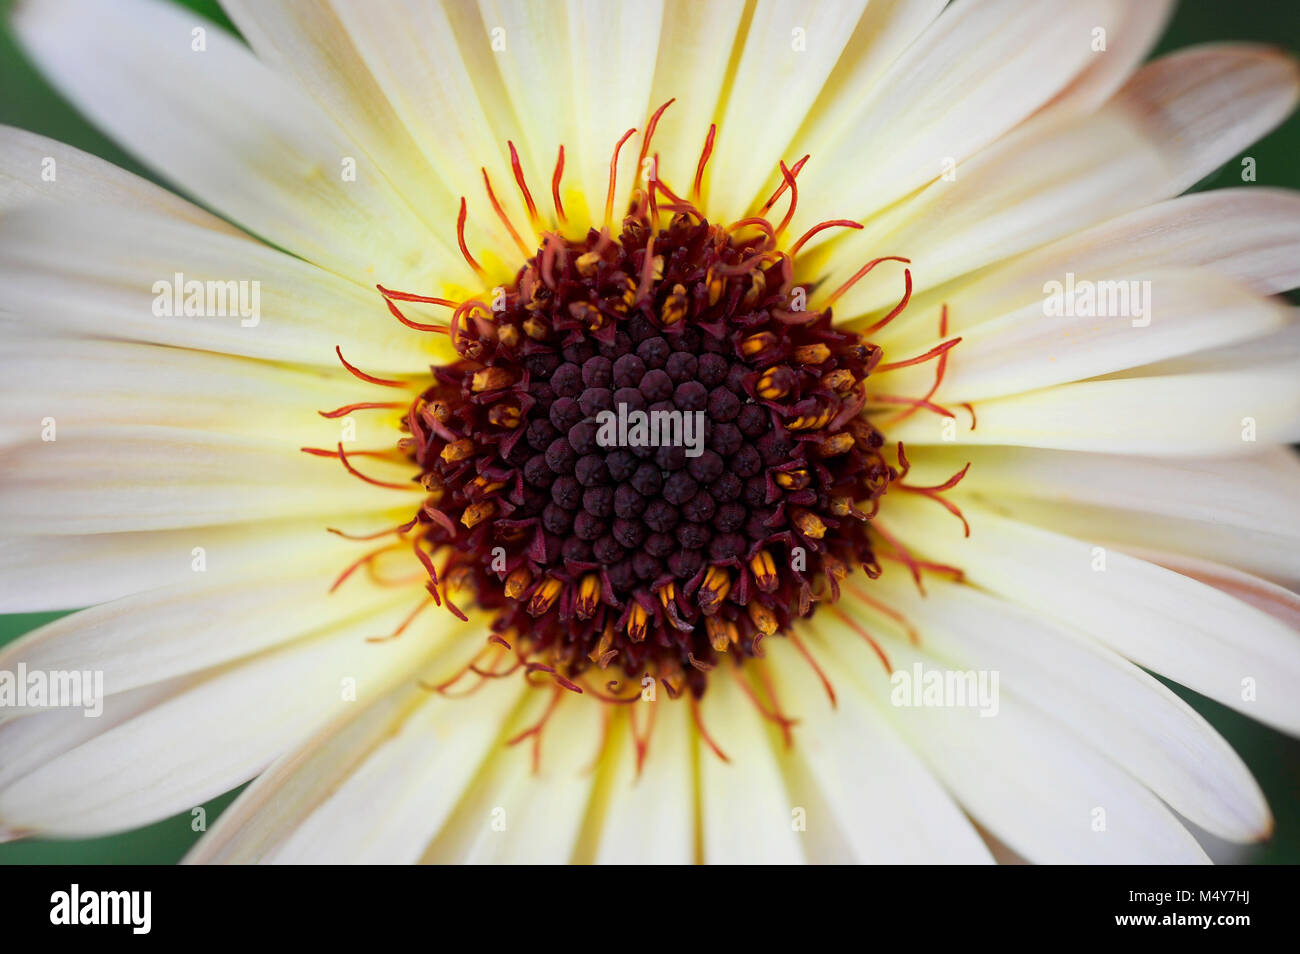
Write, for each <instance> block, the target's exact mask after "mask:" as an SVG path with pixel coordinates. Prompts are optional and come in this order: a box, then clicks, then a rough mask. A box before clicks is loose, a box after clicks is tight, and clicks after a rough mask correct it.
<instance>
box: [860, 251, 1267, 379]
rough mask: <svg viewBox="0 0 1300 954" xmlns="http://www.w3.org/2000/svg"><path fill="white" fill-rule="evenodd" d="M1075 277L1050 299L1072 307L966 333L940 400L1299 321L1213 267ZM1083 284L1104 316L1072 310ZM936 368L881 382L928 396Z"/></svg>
mask: <svg viewBox="0 0 1300 954" xmlns="http://www.w3.org/2000/svg"><path fill="white" fill-rule="evenodd" d="M1072 275H1073V278H1072V279H1071V280H1070V281H1071V283H1070V284H1065V283H1058V284H1057V286H1056V288H1057V291H1058V292H1059V295H1058V296H1057V297H1055V298H1052V299H1050V301H1052V302H1055V303H1056V304H1060V305H1061V306H1062V307H1061V308H1056V306H1055V305H1053V306H1052V309H1054V310H1051V314H1048V311H1049V307H1048V304H1047V303H1046V302H1044V301H1038V302H1035V303H1033V304H1030V305H1027V306H1025V307H1024V308H1021V309H1018V310H1016V311H1014V312H1011V313H1008V314H1003V315H1001V316H999V317H990V318H989V320H987V321H984V322H981V323H979V324H976V325H974V326H973V327H969V328H967V329H966V330H964V331H963V332H962V334H961V343H960V344H958V345H957V346H956V347H955V348H954V349H953V350H952V352H951V353H950V354H949V356H948V366H947V369H946V372H945V375H944V378H943V382H942V384H941V385H940V387H939V390H938V391H937V392H936V394H935V397H934V400H935V401H937V402H938V403H940V404H954V403H959V402H962V401H979V400H984V399H988V398H997V397H1002V396H1004V395H1008V394H1017V393H1019V392H1022V391H1033V390H1036V389H1038V388H1045V387H1050V386H1052V385H1055V384H1067V383H1069V382H1072V381H1082V380H1084V379H1085V378H1092V377H1099V376H1101V375H1104V374H1111V373H1113V372H1116V371H1124V370H1128V369H1130V368H1136V367H1139V366H1141V365H1145V364H1153V363H1155V362H1157V361H1162V360H1166V359H1169V358H1176V357H1182V356H1184V355H1188V354H1193V353H1196V352H1201V351H1213V352H1216V353H1217V351H1218V349H1221V348H1224V347H1226V346H1228V345H1231V344H1235V343H1238V342H1241V341H1246V340H1249V339H1252V338H1259V337H1262V336H1264V335H1266V334H1268V333H1270V332H1274V331H1278V330H1280V329H1281V328H1283V327H1284V326H1285V324H1286V323H1287V321H1288V319H1289V318H1290V309H1289V308H1287V307H1286V306H1284V305H1282V304H1280V303H1277V302H1273V301H1270V300H1268V299H1264V298H1260V297H1259V296H1258V295H1256V294H1255V293H1254V292H1251V291H1249V290H1248V289H1246V288H1245V287H1243V286H1241V285H1238V284H1237V283H1236V282H1233V281H1231V280H1229V279H1225V278H1223V277H1222V276H1220V275H1215V274H1214V273H1212V272H1208V271H1190V270H1187V269H1177V270H1156V271H1128V270H1126V271H1123V272H1115V273H1096V272H1078V273H1072ZM1079 288H1087V289H1090V290H1091V289H1095V290H1096V296H1097V297H1096V304H1095V309H1096V310H1098V311H1100V312H1101V313H1102V314H1101V316H1100V317H1082V316H1080V317H1075V316H1074V315H1072V314H1070V312H1072V311H1074V305H1075V297H1074V295H1073V294H1071V293H1072V292H1074V291H1075V290H1077V289H1079ZM1085 304H1086V303H1085ZM1062 310H1064V311H1065V313H1064V314H1062V313H1061V312H1062ZM892 353H893V352H892V351H891V354H892ZM899 356H900V357H901V356H902V352H900V353H899ZM934 374H935V372H934V368H933V365H931V364H925V365H919V366H913V367H909V368H902V369H900V370H899V371H896V372H890V373H888V375H887V376H885V377H880V378H878V380H880V381H881V385H880V386H881V387H882V388H883V389H885V390H888V391H890V392H892V393H895V394H924V393H925V392H926V391H927V389H928V385H929V384H930V382H932V381H933V379H934Z"/></svg>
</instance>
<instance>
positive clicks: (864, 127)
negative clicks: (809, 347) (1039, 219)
mask: <svg viewBox="0 0 1300 954" xmlns="http://www.w3.org/2000/svg"><path fill="white" fill-rule="evenodd" d="M1118 9H1119V5H1118V4H1115V3H1113V2H1111V0H1083V2H1075V3H1070V4H1066V5H1060V4H1043V3H1024V2H1023V0H980V2H969V0H959V2H957V3H952V4H950V5H949V6H948V7H947V8H946V9H945V10H944V11H943V13H942V14H941V15H940V16H939V17H938V19H937V20H935V22H934V23H933V24H932V25H931V26H929V27H928V28H927V29H926V30H925V31H924V32H923V33H922V34H921V35H920V36H919V37H918V38H917V40H916V41H915V42H914V43H912V45H911V46H910V47H908V48H907V49H906V50H905V51H904V52H903V53H902V54H901V55H900V56H899V57H898V59H897V60H896V61H895V62H894V64H893V66H892V67H891V68H890V69H889V71H888V72H887V73H886V74H885V75H884V76H883V77H882V78H881V79H880V80H879V81H878V82H877V83H876V84H875V85H874V86H873V87H871V88H868V89H867V90H865V96H863V95H862V93H860V92H858V91H857V90H855V91H854V92H855V99H856V103H855V105H856V107H857V108H856V109H855V110H854V112H853V114H852V116H851V117H850V116H846V117H844V118H843V119H842V120H841V121H840V122H839V129H838V130H836V133H837V134H836V135H834V136H833V137H830V138H829V142H828V143H827V145H826V146H825V147H824V148H823V149H822V150H821V151H819V152H814V153H813V159H812V162H811V163H810V165H809V168H808V170H807V173H808V174H807V175H806V176H802V177H801V179H806V182H804V183H802V188H801V189H800V193H801V197H800V202H801V203H803V202H804V201H807V203H808V206H807V208H808V212H807V215H806V216H805V217H803V218H802V219H801V224H800V227H799V228H797V229H796V230H795V234H798V231H799V230H800V229H801V228H806V227H807V226H809V225H811V224H813V223H815V222H817V221H818V220H819V219H825V218H832V217H839V218H859V219H860V218H863V217H869V216H870V215H871V214H872V213H874V212H876V211H877V210H879V209H882V208H885V207H886V206H888V205H890V204H891V203H892V202H894V201H896V200H897V199H899V198H901V197H903V196H905V195H907V194H908V193H911V192H913V191H914V190H916V189H918V188H920V187H921V186H924V185H925V184H926V183H928V182H931V181H933V180H936V179H938V178H939V177H940V176H941V175H943V174H944V172H945V169H946V165H945V163H947V162H949V161H951V162H952V163H956V164H961V163H963V162H964V161H965V160H967V159H968V158H970V157H971V156H973V155H975V154H976V153H977V152H978V151H979V150H981V149H982V148H984V147H986V146H988V145H989V144H990V143H992V142H994V141H995V140H997V139H998V137H999V136H1001V135H1003V134H1004V133H1006V132H1007V131H1008V130H1010V129H1012V128H1013V127H1014V126H1016V125H1017V124H1018V123H1020V122H1021V121H1022V120H1024V119H1025V118H1026V117H1027V116H1029V115H1030V114H1031V113H1032V112H1034V110H1036V109H1037V108H1039V107H1040V106H1042V105H1043V104H1044V103H1046V102H1047V101H1048V100H1050V99H1051V98H1052V97H1053V96H1054V95H1056V94H1057V93H1058V92H1060V91H1061V90H1062V89H1064V88H1065V87H1066V85H1067V84H1068V83H1069V82H1070V80H1071V79H1073V78H1074V77H1075V76H1076V75H1078V74H1079V73H1080V72H1082V71H1083V70H1084V69H1085V68H1086V67H1088V66H1089V65H1090V64H1091V63H1092V62H1093V61H1094V60H1095V59H1096V57H1097V54H1096V53H1094V52H1093V51H1092V49H1091V38H1092V30H1093V29H1094V28H1095V27H1097V26H1098V25H1101V24H1105V23H1109V22H1111V21H1112V20H1113V19H1114V18H1115V16H1116V11H1117V10H1118ZM828 65H829V62H828ZM803 151H804V150H801V151H800V154H802V152H803ZM808 151H811V150H808ZM724 168H725V167H724ZM1061 172H1062V170H1060V169H1058V170H1057V174H1058V175H1060V174H1061ZM964 174H965V170H964V168H963V169H962V171H960V172H958V180H959V181H960V179H961V177H962V176H963V175H964ZM947 184H948V183H944V182H939V183H936V187H938V186H944V185H947ZM826 234H827V233H823V235H826ZM814 241H817V240H814ZM876 254H888V253H881V252H877V253H876ZM898 254H903V255H906V254H909V252H908V251H900V252H899V253H898ZM863 261H865V259H864V260H863ZM859 264H860V263H859Z"/></svg>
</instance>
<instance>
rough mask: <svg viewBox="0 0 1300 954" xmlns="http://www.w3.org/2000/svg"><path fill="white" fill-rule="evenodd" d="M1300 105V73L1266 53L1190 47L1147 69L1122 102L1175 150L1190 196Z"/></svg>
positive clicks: (1277, 54) (1237, 47)
mask: <svg viewBox="0 0 1300 954" xmlns="http://www.w3.org/2000/svg"><path fill="white" fill-rule="evenodd" d="M1297 99H1300V67H1297V65H1296V62H1295V60H1294V59H1293V58H1292V57H1291V56H1289V55H1288V54H1286V53H1283V52H1282V51H1280V50H1278V49H1276V48H1273V47H1265V46H1251V45H1249V44H1233V43H1216V44H1207V45H1205V46H1195V47H1190V48H1188V49H1185V50H1179V51H1177V52H1175V53H1171V54H1169V55H1168V56H1163V57H1161V58H1159V59H1157V60H1155V61H1154V62H1152V63H1149V64H1148V65H1146V66H1145V67H1143V68H1142V69H1141V70H1140V71H1139V72H1138V73H1137V75H1135V76H1134V77H1133V80H1132V81H1131V82H1129V83H1127V84H1125V86H1124V88H1123V89H1122V90H1121V91H1120V93H1119V95H1118V97H1117V100H1118V102H1119V103H1120V104H1122V105H1123V106H1124V107H1125V108H1127V109H1130V110H1133V111H1134V112H1136V113H1138V114H1139V115H1140V116H1141V117H1142V119H1143V121H1144V123H1145V124H1146V125H1147V126H1148V127H1149V128H1150V129H1151V130H1152V131H1153V133H1154V134H1155V135H1156V136H1159V137H1160V138H1161V139H1162V140H1163V141H1165V142H1168V143H1172V144H1174V146H1175V147H1176V148H1175V151H1174V152H1173V156H1174V158H1175V166H1174V181H1173V191H1174V192H1175V193H1177V192H1182V191H1183V190H1184V189H1187V188H1189V187H1190V186H1192V185H1194V184H1195V183H1196V182H1197V180H1199V179H1201V178H1202V177H1204V176H1206V175H1208V174H1209V173H1210V172H1212V171H1214V170H1215V169H1217V168H1218V167H1219V166H1221V165H1222V164H1223V163H1225V162H1227V161H1228V160H1229V159H1231V158H1232V157H1233V156H1235V155H1236V154H1237V153H1238V152H1240V151H1241V150H1242V149H1243V148H1244V147H1246V146H1248V145H1250V144H1251V143H1252V142H1255V141H1256V140H1257V139H1259V138H1260V137H1262V136H1263V135H1264V134H1265V133H1267V132H1268V131H1269V130H1271V129H1273V128H1274V127H1275V126H1277V125H1278V124H1279V123H1280V122H1282V120H1283V119H1285V118H1286V117H1287V116H1288V115H1290V113H1291V111H1292V110H1293V109H1295V106H1296V102H1297Z"/></svg>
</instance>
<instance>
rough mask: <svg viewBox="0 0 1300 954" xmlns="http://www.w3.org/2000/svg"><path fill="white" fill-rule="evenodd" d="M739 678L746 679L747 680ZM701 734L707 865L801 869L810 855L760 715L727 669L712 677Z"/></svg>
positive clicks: (702, 833) (702, 819)
mask: <svg viewBox="0 0 1300 954" xmlns="http://www.w3.org/2000/svg"><path fill="white" fill-rule="evenodd" d="M741 678H745V677H744V676H742V677H741ZM700 724H701V731H702V732H705V733H707V734H708V736H709V737H710V738H712V739H713V741H714V742H715V743H716V744H717V746H718V748H719V749H721V750H722V752H723V753H724V754H725V755H726V757H727V761H725V762H724V761H723V760H722V759H721V758H719V757H718V755H717V754H716V753H715V752H714V751H713V749H712V748H711V747H710V746H709V745H708V744H707V742H706V741H705V739H704V738H702V737H699V736H700V733H699V732H697V733H696V735H697V741H696V748H697V751H696V759H697V760H698V766H699V793H700V794H699V798H700V826H701V830H700V836H701V841H702V844H703V847H704V862H705V863H706V864H724V865H725V864H746V863H758V864H797V863H801V862H802V861H803V860H804V859H805V857H806V855H805V846H804V843H803V842H802V841H801V838H802V836H801V835H800V834H799V833H798V832H797V831H796V830H795V822H796V821H797V815H796V809H797V808H798V807H799V806H798V805H796V804H795V803H794V802H792V801H791V799H790V795H789V793H788V792H787V791H786V787H785V783H784V781H783V780H782V778H781V770H780V766H779V764H778V763H777V759H776V754H775V752H773V750H772V746H773V744H774V741H775V740H774V739H773V738H772V737H771V736H770V735H769V734H768V731H767V726H766V725H764V723H763V719H762V716H760V715H759V713H758V709H757V708H756V707H755V706H754V704H753V703H752V702H750V700H749V699H747V698H746V697H745V694H744V693H743V692H742V691H741V689H740V688H739V686H738V685H737V684H736V682H735V680H734V679H733V678H732V676H731V674H729V673H727V672H726V671H725V667H722V666H719V667H718V669H717V670H716V671H715V672H714V673H713V677H712V678H711V679H710V680H709V691H708V692H706V693H705V694H704V698H703V699H702V700H701V702H700Z"/></svg>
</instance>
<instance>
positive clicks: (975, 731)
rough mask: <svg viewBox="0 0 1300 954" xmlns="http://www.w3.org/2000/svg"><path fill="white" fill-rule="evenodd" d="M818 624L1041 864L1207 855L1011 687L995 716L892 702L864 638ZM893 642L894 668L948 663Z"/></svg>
mask: <svg viewBox="0 0 1300 954" xmlns="http://www.w3.org/2000/svg"><path fill="white" fill-rule="evenodd" d="M817 622H818V623H819V624H820V623H823V622H826V621H824V620H822V619H821V618H820V617H819V618H818V621H817ZM818 628H819V629H822V630H823V637H822V639H821V640H819V645H820V646H822V647H824V648H823V649H822V651H823V652H827V653H829V654H830V655H831V657H832V658H834V657H836V656H839V657H840V658H842V659H844V660H845V663H846V665H847V666H851V667H852V669H851V671H852V672H853V673H854V675H856V676H857V677H858V678H861V679H863V680H864V684H863V691H864V692H865V693H867V694H868V696H869V697H870V698H871V699H872V700H873V701H874V702H876V703H877V704H878V705H879V706H880V707H881V709H882V710H883V711H885V712H886V713H887V715H889V717H890V719H891V721H892V722H893V723H894V724H895V725H896V726H897V727H898V728H899V729H900V730H901V731H902V732H903V733H904V735H905V736H906V737H907V738H908V739H909V740H910V742H911V744H912V745H913V746H914V747H915V748H916V749H917V751H919V752H920V753H921V754H922V756H923V757H924V758H925V759H926V761H927V762H928V763H929V764H930V766H931V768H932V770H933V771H934V772H935V774H936V775H937V776H939V778H941V779H942V780H943V782H944V784H945V785H946V786H947V787H948V789H949V790H950V791H951V792H952V793H953V795H954V796H955V797H956V798H957V800H958V801H959V802H960V803H961V804H962V806H963V807H964V808H965V809H966V811H967V812H968V813H969V814H970V815H971V816H972V817H973V818H974V819H975V820H976V821H978V822H979V823H980V824H981V825H982V826H984V827H985V828H986V829H988V830H989V831H990V832H991V833H992V834H993V835H994V836H995V837H997V838H998V839H999V840H1000V841H1002V842H1003V843H1004V844H1006V845H1007V846H1009V847H1010V848H1011V849H1012V850H1013V851H1015V852H1016V853H1017V854H1019V855H1021V856H1022V857H1024V858H1027V859H1028V860H1030V861H1031V862H1035V863H1040V864H1063V863H1075V864H1078V863H1086V864H1087V863H1091V864H1096V863H1109V864H1162V863H1163V864H1191V863H1205V862H1206V861H1207V859H1206V857H1205V853H1204V852H1203V851H1202V850H1201V848H1200V846H1199V845H1197V843H1196V840H1195V839H1194V838H1193V837H1192V836H1191V835H1190V834H1189V833H1188V832H1187V830H1186V829H1185V828H1184V827H1183V826H1182V825H1181V824H1179V822H1178V821H1177V819H1176V818H1175V817H1174V816H1173V815H1172V814H1171V813H1170V812H1169V810H1168V809H1166V808H1165V807H1164V806H1163V805H1162V804H1161V803H1160V801H1159V800H1158V799H1157V798H1156V797H1155V796H1154V795H1153V794H1152V793H1151V792H1150V791H1148V790H1147V789H1146V788H1145V787H1144V786H1142V785H1141V784H1139V783H1138V782H1136V781H1134V780H1133V778H1131V777H1130V776H1129V775H1127V774H1126V773H1125V772H1123V771H1122V770H1121V769H1119V768H1117V767H1115V766H1114V765H1113V764H1111V762H1110V761H1108V760H1107V759H1106V758H1104V757H1103V756H1100V755H1098V754H1097V753H1095V752H1094V751H1092V750H1091V749H1090V748H1089V747H1088V746H1086V745H1084V744H1082V743H1080V742H1078V741H1077V740H1076V739H1075V738H1074V737H1073V736H1072V735H1071V734H1070V733H1069V732H1068V731H1065V730H1064V729H1062V728H1061V727H1059V726H1057V725H1054V724H1052V723H1051V722H1050V721H1049V720H1045V719H1043V718H1042V717H1041V716H1040V715H1039V714H1038V713H1035V712H1033V711H1032V710H1030V709H1028V708H1027V707H1026V706H1024V705H1023V704H1022V703H1020V702H1019V701H1018V700H1016V699H1014V698H1012V697H1011V696H1010V695H1009V694H1006V693H1002V694H1001V696H1000V699H999V706H998V712H997V715H996V716H994V717H991V718H984V717H982V716H981V715H980V710H979V709H978V708H975V707H939V706H916V707H907V708H905V707H901V706H895V705H891V704H890V702H889V699H890V698H891V689H890V680H889V679H888V678H887V677H886V675H885V673H884V671H883V670H882V668H881V666H880V663H879V661H877V660H876V658H875V656H874V655H873V654H872V653H871V651H870V650H869V649H867V648H866V646H865V644H864V643H863V641H862V640H861V639H860V638H858V637H857V636H856V635H855V634H854V633H852V632H851V631H849V630H848V629H847V628H845V627H842V626H840V625H837V624H835V623H834V622H833V621H832V625H830V626H829V627H822V626H820V625H819V626H818ZM889 651H890V656H891V660H892V662H893V664H894V666H895V667H896V670H895V671H898V670H902V671H904V672H911V671H912V667H913V666H914V665H915V664H917V663H920V664H921V665H922V666H923V667H924V669H925V670H927V671H928V670H933V669H939V670H943V669H945V668H947V667H945V665H944V664H943V663H942V662H941V661H939V660H937V659H935V658H933V657H932V656H930V655H929V654H927V653H925V652H923V651H919V650H916V649H914V648H912V647H911V646H909V645H908V643H907V642H906V641H905V640H898V641H893V642H891V643H890V647H889ZM1098 810H1100V813H1099V811H1098ZM1098 821H1101V822H1102V823H1103V824H1104V828H1098V827H1097V823H1098Z"/></svg>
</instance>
